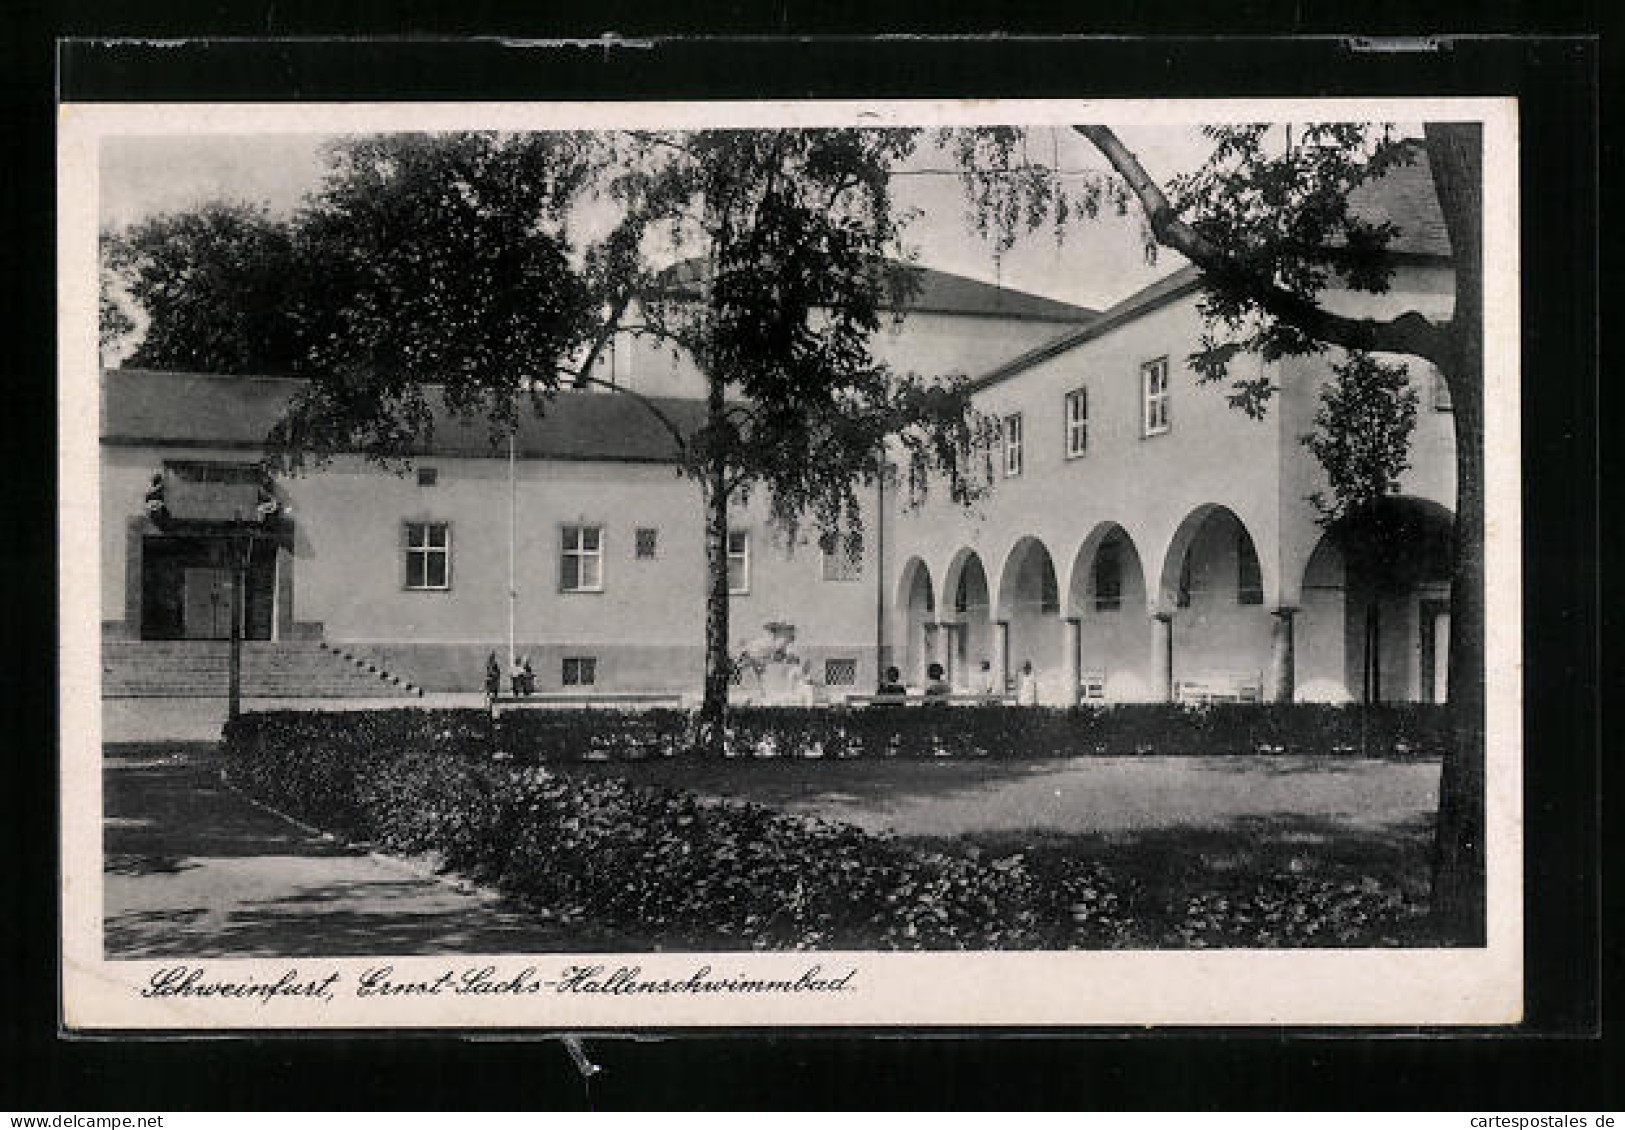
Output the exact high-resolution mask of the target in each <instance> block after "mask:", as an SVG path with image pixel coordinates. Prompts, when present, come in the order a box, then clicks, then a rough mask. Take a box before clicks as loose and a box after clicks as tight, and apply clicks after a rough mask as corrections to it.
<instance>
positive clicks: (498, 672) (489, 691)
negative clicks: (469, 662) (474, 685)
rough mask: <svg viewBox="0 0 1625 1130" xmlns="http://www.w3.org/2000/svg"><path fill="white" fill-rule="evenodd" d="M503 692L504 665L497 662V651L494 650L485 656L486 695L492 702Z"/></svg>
mask: <svg viewBox="0 0 1625 1130" xmlns="http://www.w3.org/2000/svg"><path fill="white" fill-rule="evenodd" d="M501 693H502V665H501V664H500V663H498V662H497V653H496V652H494V651H493V652H492V653H491V654H490V655H487V656H486V657H485V697H486V698H487V699H490V700H491V701H492V702H495V701H496V697H497V695H499V694H501Z"/></svg>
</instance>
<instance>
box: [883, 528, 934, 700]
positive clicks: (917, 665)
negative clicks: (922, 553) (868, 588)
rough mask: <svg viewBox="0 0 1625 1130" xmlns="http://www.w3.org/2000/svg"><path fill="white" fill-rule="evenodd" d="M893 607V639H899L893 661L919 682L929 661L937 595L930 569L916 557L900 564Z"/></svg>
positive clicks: (908, 676)
mask: <svg viewBox="0 0 1625 1130" xmlns="http://www.w3.org/2000/svg"><path fill="white" fill-rule="evenodd" d="M893 607H895V608H896V609H897V613H898V616H897V628H898V634H897V635H896V636H894V637H893V638H894V639H897V640H899V641H901V647H900V648H898V651H897V653H896V654H895V655H894V657H893V664H894V665H895V666H897V667H898V669H899V670H900V671H901V673H902V676H903V678H904V679H905V680H906V681H909V682H913V683H916V684H919V683H921V682H922V681H923V680H924V678H925V668H926V664H927V663H928V662H929V661H930V652H931V642H932V641H931V638H930V633H931V632H932V631H934V625H935V623H936V619H937V594H936V590H935V588H934V586H933V585H932V583H931V570H930V568H929V567H928V566H927V565H926V563H925V562H924V561H923V560H921V559H920V558H919V557H911V558H909V559H908V561H906V562H905V563H904V564H903V570H902V572H901V574H900V575H899V577H898V581H897V602H896V604H895V605H894V606H893ZM927 625H932V627H927Z"/></svg>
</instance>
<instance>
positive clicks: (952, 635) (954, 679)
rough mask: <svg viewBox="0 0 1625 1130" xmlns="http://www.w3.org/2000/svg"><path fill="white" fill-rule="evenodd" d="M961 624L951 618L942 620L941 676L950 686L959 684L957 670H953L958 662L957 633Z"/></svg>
mask: <svg viewBox="0 0 1625 1130" xmlns="http://www.w3.org/2000/svg"><path fill="white" fill-rule="evenodd" d="M961 628H962V625H960V624H956V623H954V622H953V621H952V620H944V621H943V622H942V660H941V663H942V678H943V681H944V682H946V683H947V684H948V685H949V686H950V687H957V686H958V685H959V672H958V671H956V670H955V668H956V667H958V666H959V664H958V663H957V662H956V661H957V659H958V657H959V633H960V630H961Z"/></svg>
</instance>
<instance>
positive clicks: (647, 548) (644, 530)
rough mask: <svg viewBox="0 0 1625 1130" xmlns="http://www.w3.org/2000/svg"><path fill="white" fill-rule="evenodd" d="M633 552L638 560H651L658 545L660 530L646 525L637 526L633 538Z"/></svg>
mask: <svg viewBox="0 0 1625 1130" xmlns="http://www.w3.org/2000/svg"><path fill="white" fill-rule="evenodd" d="M633 545H634V549H633V552H634V553H635V554H636V555H637V559H638V560H639V561H653V560H654V559H655V553H656V551H657V550H658V549H659V547H660V531H659V530H655V529H651V528H649V527H647V526H640V527H638V532H637V534H636V535H635V537H634V539H633Z"/></svg>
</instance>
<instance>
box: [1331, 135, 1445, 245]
mask: <svg viewBox="0 0 1625 1130" xmlns="http://www.w3.org/2000/svg"><path fill="white" fill-rule="evenodd" d="M1406 148H1407V149H1409V150H1411V163H1410V164H1408V165H1395V166H1394V167H1393V168H1391V169H1389V170H1388V173H1387V175H1386V176H1384V177H1382V178H1381V179H1380V180H1374V181H1368V182H1366V183H1365V184H1362V185H1359V186H1358V187H1356V188H1355V189H1354V191H1353V192H1350V193H1349V211H1351V212H1353V213H1354V214H1355V215H1356V216H1358V217H1360V218H1361V219H1363V220H1366V221H1369V222H1371V223H1380V222H1381V221H1383V220H1389V221H1392V222H1393V224H1394V226H1395V227H1397V228H1398V229H1399V235H1398V236H1396V237H1395V238H1394V241H1393V242H1392V243H1390V244H1389V245H1388V250H1389V251H1396V252H1401V253H1403V254H1408V255H1443V256H1449V254H1450V231H1449V229H1448V228H1446V227H1445V224H1444V212H1443V211H1442V210H1441V209H1440V208H1439V194H1438V193H1437V192H1435V191H1434V190H1433V170H1432V169H1431V168H1430V167H1429V166H1428V156H1427V150H1426V149H1425V148H1424V147H1423V146H1422V145H1421V144H1420V143H1417V142H1411V143H1408V144H1407V145H1406Z"/></svg>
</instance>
